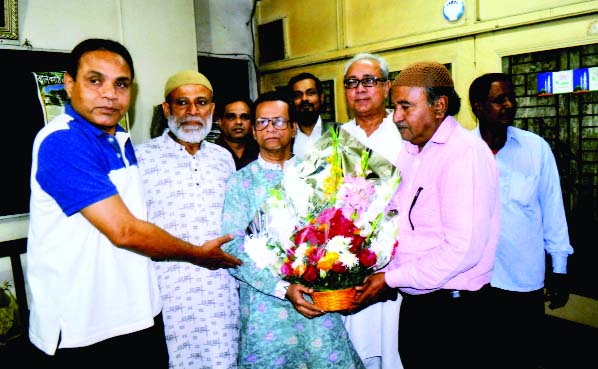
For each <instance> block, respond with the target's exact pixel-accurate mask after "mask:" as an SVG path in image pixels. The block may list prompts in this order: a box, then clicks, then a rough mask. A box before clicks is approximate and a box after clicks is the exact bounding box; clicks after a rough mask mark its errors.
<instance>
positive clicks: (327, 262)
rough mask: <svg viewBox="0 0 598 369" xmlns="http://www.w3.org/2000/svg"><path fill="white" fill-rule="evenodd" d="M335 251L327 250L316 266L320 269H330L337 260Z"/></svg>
mask: <svg viewBox="0 0 598 369" xmlns="http://www.w3.org/2000/svg"><path fill="white" fill-rule="evenodd" d="M338 257H339V255H338V253H337V252H327V253H326V255H324V256H323V257H322V258H321V259H320V260H318V268H319V269H321V270H330V268H332V265H333V264H334V263H336V261H337V260H338Z"/></svg>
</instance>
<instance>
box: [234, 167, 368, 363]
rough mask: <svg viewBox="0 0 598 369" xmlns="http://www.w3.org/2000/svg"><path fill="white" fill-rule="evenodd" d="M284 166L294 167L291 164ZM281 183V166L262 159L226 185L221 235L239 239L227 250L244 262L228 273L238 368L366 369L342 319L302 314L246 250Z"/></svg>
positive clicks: (236, 174)
mask: <svg viewBox="0 0 598 369" xmlns="http://www.w3.org/2000/svg"><path fill="white" fill-rule="evenodd" d="M285 165H292V160H291V161H287V162H286V163H285ZM281 179H282V170H281V167H280V165H273V164H270V163H267V162H265V161H264V160H263V159H262V158H261V157H259V158H258V160H256V161H254V162H252V163H250V164H249V165H247V166H246V167H244V168H243V169H241V170H240V171H238V172H236V173H234V174H233V175H232V176H231V177H230V178H229V181H228V183H227V192H226V197H225V200H224V211H223V222H222V231H223V232H225V233H226V232H228V233H232V234H234V236H235V238H234V240H232V241H231V242H229V243H227V244H225V245H223V248H224V250H225V251H227V252H229V253H231V254H233V255H235V256H237V257H238V258H240V259H241V260H243V263H244V264H243V266H241V267H238V268H236V269H229V271H230V273H231V274H232V275H233V276H235V277H236V278H237V279H238V280H239V281H240V305H241V321H240V325H241V332H240V333H241V343H240V348H239V368H265V369H266V368H293V369H295V368H298V369H301V368H306V369H307V368H310V369H316V368H317V369H324V368H335V369H341V368H343V369H344V368H346V369H349V368H355V369H357V368H364V366H363V364H362V362H361V360H360V358H359V355H358V354H357V352H356V351H355V349H354V348H353V344H352V343H351V341H350V339H349V336H348V334H347V332H346V330H345V327H344V325H343V322H342V319H341V316H340V314H337V313H328V314H324V315H322V316H319V317H316V318H313V319H308V318H306V317H305V316H303V315H301V314H300V313H298V312H297V311H296V310H295V308H294V307H293V305H292V304H291V303H290V302H289V301H288V300H286V299H285V298H284V294H285V289H284V288H283V287H284V286H285V285H288V283H286V282H284V281H281V280H280V279H279V278H277V277H275V276H274V275H273V274H272V273H271V272H270V271H269V270H268V269H267V268H266V269H259V268H257V267H256V266H255V264H254V262H253V261H252V260H251V258H250V257H249V256H248V255H247V254H246V253H245V251H244V243H243V242H244V235H245V229H246V228H247V226H248V225H249V223H250V221H251V219H252V218H253V216H254V214H255V212H256V211H257V209H258V208H259V207H260V206H261V204H262V203H263V202H264V201H265V199H266V198H267V197H268V195H269V193H268V191H269V190H270V189H271V188H272V187H274V186H275V185H276V184H278V183H279V182H280V181H281Z"/></svg>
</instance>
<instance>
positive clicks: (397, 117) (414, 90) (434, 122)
mask: <svg viewBox="0 0 598 369" xmlns="http://www.w3.org/2000/svg"><path fill="white" fill-rule="evenodd" d="M390 98H391V101H392V103H393V105H394V106H395V111H394V115H393V121H394V122H395V124H396V125H397V128H398V129H399V132H400V133H401V137H402V138H403V140H406V141H409V142H411V143H412V144H414V145H418V146H419V147H420V149H421V148H422V147H423V146H424V145H425V144H426V142H428V140H430V138H431V137H432V136H433V135H434V132H436V129H438V126H439V125H440V123H441V122H442V119H439V117H440V118H442V114H443V113H442V114H440V113H438V112H436V109H437V107H436V108H435V106H434V105H430V104H429V103H428V96H427V93H426V89H425V88H424V87H408V86H393V87H392V88H391V92H390ZM442 98H444V97H441V99H442Z"/></svg>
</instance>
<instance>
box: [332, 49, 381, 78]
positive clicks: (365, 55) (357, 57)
mask: <svg viewBox="0 0 598 369" xmlns="http://www.w3.org/2000/svg"><path fill="white" fill-rule="evenodd" d="M363 59H370V60H374V61H376V62H377V63H378V65H379V66H380V71H381V72H382V78H385V79H388V69H389V68H388V62H387V61H386V60H385V59H384V58H383V57H381V56H379V55H375V54H370V53H359V54H356V55H355V56H353V57H352V58H351V59H349V60H348V61H347V62H346V63H345V69H344V70H343V76H345V77H346V76H347V71H348V70H349V68H350V67H351V65H353V63H355V62H357V61H359V60H363Z"/></svg>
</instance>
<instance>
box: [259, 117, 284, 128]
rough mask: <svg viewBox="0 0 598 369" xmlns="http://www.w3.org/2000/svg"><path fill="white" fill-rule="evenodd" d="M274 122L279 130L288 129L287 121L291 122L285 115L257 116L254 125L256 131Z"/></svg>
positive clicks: (273, 124) (274, 125)
mask: <svg viewBox="0 0 598 369" xmlns="http://www.w3.org/2000/svg"><path fill="white" fill-rule="evenodd" d="M270 122H272V126H273V127H274V128H276V129H278V130H281V129H287V123H288V122H289V120H288V119H284V118H283V117H274V118H256V119H255V125H254V126H253V127H254V128H255V130H256V131H262V130H264V129H266V127H268V125H269V124H270Z"/></svg>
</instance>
